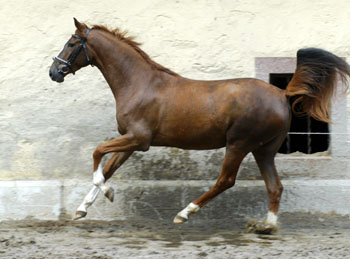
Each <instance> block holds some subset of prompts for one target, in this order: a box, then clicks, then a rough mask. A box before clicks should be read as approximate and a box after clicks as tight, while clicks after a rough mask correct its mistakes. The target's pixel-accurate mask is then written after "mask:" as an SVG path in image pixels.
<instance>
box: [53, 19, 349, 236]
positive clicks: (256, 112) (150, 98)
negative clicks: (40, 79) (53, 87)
mask: <svg viewBox="0 0 350 259" xmlns="http://www.w3.org/2000/svg"><path fill="white" fill-rule="evenodd" d="M74 22H75V26H76V31H75V34H73V35H72V37H71V38H70V39H69V40H68V42H67V43H66V44H65V46H64V48H63V50H62V51H61V53H60V54H59V56H58V57H55V58H54V62H53V64H52V66H51V68H50V73H49V74H50V77H51V79H52V80H53V81H56V82H63V81H64V77H65V76H66V75H68V74H70V73H73V74H74V73H75V72H76V71H77V70H79V69H80V68H82V67H85V66H87V65H93V66H96V67H97V68H98V69H99V70H100V71H101V72H102V74H103V76H104V77H105V79H106V81H107V82H108V84H109V86H110V88H111V90H112V92H113V95H114V97H115V100H116V108H117V115H116V116H117V122H118V131H119V133H120V134H121V136H120V137H117V138H115V139H113V140H110V141H108V142H105V143H102V144H100V145H98V146H97V148H96V150H95V151H94V153H93V160H94V165H93V167H94V168H93V171H94V175H93V187H92V189H91V191H90V192H89V193H88V194H87V196H86V197H85V199H84V201H83V203H82V204H81V205H80V206H79V208H78V209H77V212H76V215H75V219H79V218H83V217H85V216H86V214H87V208H88V207H89V206H91V204H92V203H93V202H94V201H95V199H96V197H97V195H98V193H99V192H100V190H101V191H102V192H103V193H104V194H105V195H106V197H107V198H108V199H109V200H111V201H113V195H114V194H113V189H112V188H111V187H109V186H107V185H106V183H105V182H106V181H107V180H108V179H109V178H110V177H111V176H112V175H113V173H114V172H115V171H116V170H117V169H118V168H119V167H120V166H121V165H122V164H123V163H124V162H125V161H126V160H127V159H128V158H129V157H130V156H131V154H132V153H133V152H134V151H147V150H148V149H149V148H150V146H168V147H177V148H182V149H192V150H205V149H217V148H221V147H226V153H225V158H224V161H223V165H222V169H221V173H220V176H219V178H218V180H217V182H216V184H215V185H214V186H213V187H212V188H211V189H210V190H209V191H208V192H206V193H204V194H203V195H202V196H200V197H199V198H197V199H196V200H194V201H193V202H191V203H190V204H189V205H188V206H187V207H186V208H184V209H183V210H182V211H180V212H179V213H178V214H177V215H176V217H175V218H174V222H175V223H182V222H184V221H186V220H187V219H188V217H189V215H190V214H192V213H195V212H197V211H198V210H199V209H200V208H201V207H203V206H204V205H205V204H206V203H208V202H209V201H210V200H212V199H213V198H215V197H216V196H217V195H218V194H220V193H222V192H223V191H225V190H227V189H228V188H230V187H232V186H233V185H234V184H235V179H236V175H237V171H238V168H239V166H240V164H241V162H242V160H243V158H244V157H245V156H246V155H247V154H248V153H249V152H252V153H253V155H254V157H255V160H256V162H257V164H258V166H259V169H260V172H261V175H262V177H263V179H264V181H265V184H266V188H267V192H268V196H269V212H268V214H267V217H266V218H265V219H264V220H263V221H262V224H263V225H264V227H265V228H266V230H267V231H269V230H272V229H274V228H275V227H276V224H277V213H278V208H279V203H280V199H281V194H282V190H283V188H282V184H281V182H280V180H279V177H278V175H277V171H276V168H275V163H274V158H275V155H276V153H277V151H278V149H279V147H280V146H281V144H282V142H283V140H284V138H285V137H286V135H287V132H288V130H289V126H290V121H291V111H292V110H294V108H293V107H294V106H295V104H296V103H299V106H298V107H301V109H302V112H303V113H305V114H308V115H310V116H312V117H314V118H315V119H318V120H321V121H325V122H329V119H328V118H329V116H328V112H329V108H330V99H331V96H332V94H333V92H334V91H335V88H336V85H337V84H336V83H337V74H338V75H340V77H341V79H343V80H344V81H346V80H347V76H348V75H350V68H349V66H348V64H347V63H346V62H345V61H343V60H342V59H341V58H339V57H337V56H335V55H333V54H331V53H329V52H327V51H324V50H321V49H314V48H311V49H302V50H299V51H298V53H297V68H296V71H295V74H294V76H293V78H292V80H291V82H290V83H289V84H288V86H287V89H286V90H281V89H279V88H277V87H275V86H272V85H270V84H268V83H266V82H263V81H261V80H257V79H252V78H244V79H229V80H217V81H199V80H191V79H187V78H184V77H182V76H180V75H178V74H176V73H175V72H173V71H171V70H169V69H167V68H165V67H163V66H161V65H159V64H157V63H156V62H154V61H153V60H151V59H150V57H149V56H148V55H147V54H146V53H145V52H143V51H142V50H141V49H140V48H139V44H138V43H136V42H135V41H133V38H131V37H127V36H126V34H125V33H122V32H120V31H119V30H118V29H115V30H112V31H111V30H109V29H107V28H106V27H104V26H101V25H95V26H93V27H92V28H91V29H90V28H88V27H87V26H86V25H85V24H83V23H80V22H79V21H77V20H76V19H74ZM292 96H296V97H294V99H295V100H294V103H293V105H292V107H290V104H289V100H288V99H289V97H292ZM298 112H300V110H299V111H298ZM111 152H112V153H114V154H113V155H112V157H111V158H110V159H109V161H108V162H107V164H106V165H105V166H104V167H102V165H101V159H102V157H103V156H104V155H105V154H107V153H111Z"/></svg>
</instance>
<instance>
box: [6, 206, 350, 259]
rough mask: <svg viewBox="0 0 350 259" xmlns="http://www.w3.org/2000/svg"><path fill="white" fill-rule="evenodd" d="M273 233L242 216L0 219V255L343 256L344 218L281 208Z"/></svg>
mask: <svg viewBox="0 0 350 259" xmlns="http://www.w3.org/2000/svg"><path fill="white" fill-rule="evenodd" d="M280 221H281V222H280V229H279V231H278V233H276V234H274V235H256V234H250V233H246V232H245V227H244V226H245V222H246V220H244V219H243V218H239V219H233V220H232V219H227V221H226V222H203V223H198V222H197V223H191V222H188V223H185V224H183V225H174V224H172V223H171V222H170V220H169V222H157V221H135V220H124V221H90V220H83V221H78V222H76V221H69V220H67V221H36V220H30V219H28V220H24V221H12V222H1V223H0V258H220V259H223V258H249V259H250V258H264V259H265V258H318V259H320V258H349V256H350V218H349V217H341V216H337V215H309V214H302V213H297V214H295V213H294V214H289V213H283V214H281V216H280Z"/></svg>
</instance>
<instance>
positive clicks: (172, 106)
mask: <svg viewBox="0 0 350 259" xmlns="http://www.w3.org/2000/svg"><path fill="white" fill-rule="evenodd" d="M162 92H163V95H164V96H163V98H161V104H160V109H159V113H160V118H159V122H160V123H158V124H157V126H158V130H157V135H156V136H155V139H154V141H153V145H166V146H176V147H180V148H188V149H209V148H219V147H222V146H225V145H226V143H227V141H228V134H229V136H231V137H230V138H231V139H233V140H237V139H238V140H244V139H249V141H250V140H252V141H257V140H261V141H263V142H264V141H265V140H266V139H269V138H271V136H273V135H276V134H277V133H278V132H279V131H281V130H283V128H286V127H287V126H288V125H289V105H288V102H287V99H286V96H285V94H284V92H283V91H282V90H280V89H278V88H277V87H274V86H272V85H270V84H267V83H265V82H263V81H261V80H257V79H249V78H247V79H230V80H220V81H195V80H184V81H183V82H179V84H178V85H177V86H172V87H171V89H169V90H168V91H162Z"/></svg>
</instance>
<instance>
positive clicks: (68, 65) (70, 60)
mask: <svg viewBox="0 0 350 259" xmlns="http://www.w3.org/2000/svg"><path fill="white" fill-rule="evenodd" d="M90 31H91V29H87V30H86V32H85V34H86V35H88V34H89V33H90ZM72 37H74V38H77V39H79V40H81V42H80V44H79V47H78V48H77V49H76V50H75V51H74V52H73V54H71V55H70V56H69V57H68V60H67V61H66V60H64V59H62V58H59V57H54V58H53V60H54V61H57V62H60V63H63V64H64V65H65V67H59V66H58V65H57V64H56V62H54V64H55V66H56V69H57V71H58V73H61V74H67V73H68V72H69V71H70V72H72V73H73V75H74V74H75V72H74V71H73V69H72V63H73V62H74V60H75V59H76V58H77V56H78V55H79V53H80V52H81V50H84V53H85V57H86V60H87V62H88V64H90V65H91V66H92V64H91V60H90V58H89V55H88V53H87V49H86V41H87V38H85V37H81V36H79V35H77V34H73V35H72ZM62 68H68V69H67V70H66V69H62Z"/></svg>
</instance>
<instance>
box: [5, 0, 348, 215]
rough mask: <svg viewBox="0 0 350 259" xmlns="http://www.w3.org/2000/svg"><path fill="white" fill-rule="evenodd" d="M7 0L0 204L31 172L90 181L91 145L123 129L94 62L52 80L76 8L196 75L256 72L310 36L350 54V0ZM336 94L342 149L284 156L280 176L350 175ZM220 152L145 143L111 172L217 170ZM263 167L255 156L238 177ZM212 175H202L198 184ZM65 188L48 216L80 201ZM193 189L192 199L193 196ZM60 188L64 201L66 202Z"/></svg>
mask: <svg viewBox="0 0 350 259" xmlns="http://www.w3.org/2000/svg"><path fill="white" fill-rule="evenodd" d="M0 4H1V9H0V24H1V33H0V49H1V52H0V53H1V58H0V147H1V155H0V180H2V181H3V185H2V190H1V191H0V197H2V198H1V199H0V203H2V204H4V203H5V202H6V200H8V199H7V197H9V195H10V196H11V194H13V193H14V192H15V193H16V195H19V196H22V195H21V194H18V193H19V192H21V190H22V189H23V188H21V187H18V186H23V184H24V185H26V183H27V181H28V180H31V181H34V180H35V181H36V182H34V183H33V182H30V184H29V186H32V185H35V186H36V185H40V186H41V185H42V184H44V185H45V183H46V184H47V186H51V187H52V186H53V188H54V189H55V188H56V187H57V186H66V185H67V184H68V183H67V180H71V179H73V181H75V182H77V183H79V182H80V181H82V184H83V185H85V184H87V181H90V179H91V173H92V172H91V169H92V159H91V154H92V152H93V150H94V148H95V147H96V146H97V145H98V144H99V143H101V142H102V141H103V140H104V139H106V138H111V137H115V136H117V132H116V121H115V104H114V99H113V96H112V94H111V92H110V90H109V87H108V86H107V84H106V82H105V81H104V79H103V77H102V75H101V74H100V72H99V71H98V70H97V69H96V68H90V67H88V68H85V69H83V70H81V71H79V72H78V73H77V74H76V76H68V77H67V78H66V81H65V83H64V84H61V85H58V84H56V83H54V82H52V81H51V80H50V79H49V76H48V68H49V66H50V65H51V62H52V61H51V57H53V56H55V55H57V54H58V53H59V51H60V50H61V49H62V47H63V45H64V43H65V42H66V41H67V39H68V38H69V37H70V34H72V33H73V32H74V25H73V17H76V18H78V19H79V20H80V21H83V22H86V23H88V24H104V25H107V26H109V27H111V28H114V27H120V28H122V29H126V30H128V31H129V32H130V34H131V35H135V36H137V40H138V41H139V42H143V43H144V44H143V46H142V49H143V50H144V51H145V52H146V53H148V54H149V55H150V56H151V57H152V58H153V59H154V60H155V61H157V62H158V63H160V64H162V65H164V66H166V67H169V68H170V69H172V70H174V71H176V72H178V73H180V74H181V75H183V76H186V77H190V78H194V79H224V78H233V77H255V75H256V68H255V60H256V57H295V53H296V51H297V50H298V49H299V48H302V47H307V46H315V47H321V48H325V49H327V50H330V51H332V52H334V53H335V54H337V55H339V56H342V57H345V58H348V57H350V48H349V42H350V33H349V25H350V16H349V15H348V11H347V10H349V8H350V2H349V1H345V0H342V1H335V0H331V1H330V0H317V1H316V0H311V1H304V0H294V1H281V0H271V1H262V0H261V1H260V0H252V1H239V0H235V1H232V0H220V1H213V0H212V1H209V0H207V1H199V0H196V1H193V0H191V1H190V0H188V1H181V0H179V1H160V0H148V1H144V0H134V1H129V0H119V1H103V0H102V1H90V0H84V1H83V0H77V1H57V0H52V1H43V0H36V1H30V2H28V1H21V0H13V1H3V0H2V1H0ZM334 104H337V105H334V106H333V107H336V108H333V111H332V117H333V118H334V121H335V123H336V124H335V125H338V126H333V129H335V130H333V129H332V132H333V133H341V134H338V135H333V137H332V143H331V145H332V148H333V147H334V146H337V147H339V148H340V147H341V148H342V149H341V150H342V151H341V152H338V153H337V155H335V156H334V152H333V156H332V154H330V155H327V156H323V157H321V158H320V159H319V158H317V157H315V156H302V157H300V156H299V157H298V156H297V157H295V156H287V157H281V158H278V159H277V164H278V167H279V169H280V172H281V175H282V177H283V178H289V179H292V180H299V179H305V180H313V179H323V180H327V179H338V180H339V181H343V180H344V179H345V180H346V179H348V180H349V179H350V172H349V169H348V166H347V162H348V158H349V156H350V155H349V154H350V153H349V152H348V151H349V141H348V135H344V134H343V133H347V129H348V122H349V121H350V120H349V119H347V118H349V114H350V113H349V111H350V109H349V108H348V107H347V99H346V98H344V97H339V99H337V100H335V101H334ZM338 104H339V105H338ZM334 127H335V128H334ZM336 150H339V149H336ZM330 153H332V152H330ZM223 154H224V153H223V150H215V151H209V152H208V151H205V152H204V151H201V152H199V151H182V150H177V149H172V148H151V150H150V151H149V152H147V153H142V152H138V153H136V154H134V155H133V156H132V157H131V158H130V159H129V160H128V161H127V162H126V163H125V165H124V166H123V167H122V168H120V170H119V173H118V176H116V177H115V180H118V179H120V180H124V181H128V180H131V179H132V180H134V181H143V180H159V179H162V180H196V179H200V180H205V181H211V180H213V179H216V177H217V175H218V172H219V170H220V164H221V161H222V159H223ZM258 178H259V173H258V171H257V168H256V166H255V163H254V161H253V160H252V157H251V156H249V157H248V158H247V159H246V160H245V164H244V165H243V166H242V169H241V172H240V179H243V180H251V179H258ZM52 181H54V183H55V184H52ZM56 181H58V182H56ZM194 184H195V183H194ZM210 184H211V183H210ZM210 184H209V183H207V182H205V183H203V185H202V187H201V188H204V189H206V188H208V186H210ZM257 184H258V185H260V183H257ZM68 185H69V186H71V185H70V184H68ZM5 186H8V187H6V188H9V189H6V188H5ZM45 186H46V185H45ZM11 188H12V189H11ZM57 188H58V189H55V190H56V191H57V193H58V194H57V195H58V196H57V199H56V198H55V199H54V200H53V201H47V206H48V207H50V206H51V205H52V204H54V206H56V207H57V209H56V210H55V212H54V213H51V212H48V213H47V214H45V213H44V214H45V215H51V216H50V217H55V216H57V215H58V214H59V213H60V211H62V209H66V207H67V206H68V205H62V204H64V203H65V202H66V203H67V204H68V203H69V204H70V203H71V201H72V198H71V199H70V198H69V196H67V195H65V196H64V197H65V198H62V197H63V196H62V195H63V192H61V191H60V190H61V189H59V188H61V187H57ZM174 188H175V187H174ZM39 189H40V188H39ZM39 189H36V190H39ZM175 189H176V188H175ZM175 189H174V190H175ZM26 190H29V191H25V192H24V193H23V196H26V195H28V199H27V200H26V201H25V202H27V203H28V204H32V203H31V202H32V201H31V198H29V197H36V196H31V194H32V192H31V190H33V189H30V188H29V189H26ZM200 190H202V189H199V191H198V192H199V193H201V192H200ZM181 192H182V191H179V192H178V193H181ZM38 193H42V191H38ZM130 195H131V197H134V196H132V194H130ZM195 196H196V195H192V196H191V195H189V196H186V197H185V198H186V199H185V198H184V200H186V202H190V201H191V199H193V198H195ZM16 197H17V196H16ZM40 197H41V196H40ZM79 197H80V196H79ZM310 197H312V195H311V196H310ZM81 198H82V197H81ZM33 199H34V200H35V198H33ZM62 199H65V200H64V202H63V201H62V202H61V203H59V201H60V200H62ZM56 200H57V201H56ZM73 200H74V199H73ZM22 202H24V201H23V200H22ZM25 202H24V203H25ZM44 203H45V202H44ZM183 203H185V201H184V202H183ZM19 204H20V203H19ZM0 205H1V204H0ZM76 205H78V204H76ZM182 205H183V206H184V205H185V204H182ZM28 206H29V205H28ZM52 206H53V205H52ZM252 206H253V205H252ZM20 207H21V206H19V208H20ZM11 208H12V210H11ZM349 208H350V206H349ZM74 209H75V208H72V207H71V206H69V208H68V210H74ZM176 209H180V208H176ZM39 210H40V208H39ZM349 210H350V209H349ZM1 211H3V214H0V215H8V214H6V213H8V212H11V211H12V212H13V213H14V212H15V211H16V210H15V208H13V207H11V206H10V207H6V208H5V207H1V209H0V213H1ZM5 212H6V213H5ZM50 213H51V214H50ZM23 215H24V216H25V215H37V214H36V212H32V213H29V212H28V213H24V214H23ZM52 215H53V216H52ZM4 217H5V216H4ZM6 217H7V216H6ZM9 217H11V215H10V216H9ZM43 217H44V216H43Z"/></svg>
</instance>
